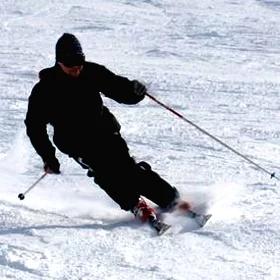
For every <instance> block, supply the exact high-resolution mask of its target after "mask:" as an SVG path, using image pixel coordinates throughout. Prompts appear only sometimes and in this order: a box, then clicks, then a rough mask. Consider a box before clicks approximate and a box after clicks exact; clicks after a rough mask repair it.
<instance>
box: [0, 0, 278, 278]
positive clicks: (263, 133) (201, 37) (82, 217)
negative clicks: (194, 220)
mask: <svg viewBox="0 0 280 280" xmlns="http://www.w3.org/2000/svg"><path fill="white" fill-rule="evenodd" d="M0 11H1V13H0V20H1V25H0V35H1V40H0V65H1V67H0V77H1V79H0V139H1V141H0V173H1V177H0V190H1V197H0V279H19V280H33V279H34V280H39V279H40V280H41V279H43V280H44V279H46V280H55V279H57V280H69V279H70V280H72V279H73V280H77V279H79V280H87V279H88V280H89V279H91V280H92V279H106V280H107V279H109V280H110V279H112V280H115V279H122V280H125V279H137V280H138V279H149V280H150V279H152V280H154V279H155V280H186V279H193V280H200V279H207V280H208V279H213V280H217V279H223V280H235V279H249V280H250V279H254V280H256V279H260V280H262V279H265V280H278V279H279V277H280V269H279V267H280V253H279V252H280V237H279V231H280V226H279V222H278V221H279V210H280V207H279V205H280V203H279V202H280V201H279V200H280V198H279V197H280V196H279V192H280V191H279V183H278V182H277V181H274V180H270V179H269V176H268V175H266V174H264V173H262V172H259V171H257V170H256V169H255V168H254V167H252V166H250V165H248V164H247V163H245V162H244V161H243V160H242V159H241V158H239V157H237V156H235V155H234V154H232V153H231V152H230V151H227V150H225V149H224V148H223V147H221V146H220V145H219V144H216V143H214V142H213V141H212V140H210V139H209V138H207V137H206V136H204V135H201V133H200V132H198V131H196V130H195V129H194V128H192V127H190V126H188V125H187V124H185V123H183V122H182V121H181V120H179V119H177V118H176V117H174V116H172V115H171V114H170V113H167V112H166V111H164V110H163V109H162V108H160V107H159V106H158V105H156V104H155V103H153V102H152V101H151V100H149V99H148V98H146V99H145V100H144V101H143V102H142V103H141V104H139V105H137V106H125V105H120V104H116V103H115V102H113V101H110V100H107V99H104V101H105V103H106V104H107V105H108V106H109V107H110V108H111V110H112V111H113V112H114V113H115V114H116V116H117V117H118V118H119V120H120V122H121V123H122V131H123V135H124V137H125V138H126V139H127V141H128V143H129V146H130V148H131V152H132V154H134V155H135V156H136V158H137V159H139V160H140V159H141V160H147V161H149V162H150V163H151V164H152V166H153V167H154V169H155V170H156V171H158V172H159V173H160V174H161V175H162V176H164V177H165V178H166V179H167V180H168V181H170V182H171V183H172V184H174V185H175V186H176V187H178V189H179V190H180V191H181V192H182V194H183V196H184V197H186V198H187V199H188V200H190V201H191V202H192V203H193V205H194V207H195V209H197V210H198V211H209V212H211V213H213V217H212V218H211V219H210V220H209V223H208V224H207V226H206V227H205V228H203V229H200V230H195V229H193V227H192V224H191V221H188V220H187V219H186V220H184V221H182V218H181V217H177V218H174V217H167V220H169V221H170V222H173V223H174V226H173V228H172V229H171V230H170V232H168V233H167V234H166V235H164V236H161V237H157V236H156V235H155V233H154V232H153V231H152V230H151V229H150V228H148V227H147V226H142V225H140V224H137V223H136V222H135V221H134V220H133V217H132V216H131V215H130V214H128V213H125V212H123V211H121V210H120V209H119V208H118V206H117V205H116V204H115V203H114V202H112V201H110V200H109V199H108V198H107V197H106V195H105V194H104V192H103V191H102V190H100V189H99V188H98V187H97V186H95V185H94V184H93V183H92V182H91V180H90V179H89V178H87V177H86V176H85V174H84V171H83V170H81V169H80V167H79V166H77V165H76V164H75V163H73V162H72V161H70V160H69V159H68V158H67V157H65V156H64V155H62V154H60V153H58V157H59V159H60V161H61V163H62V171H63V174H62V175H61V176H47V177H46V178H45V179H44V180H43V181H41V182H40V184H39V185H38V186H37V187H36V188H35V189H34V190H32V192H30V193H29V194H28V195H27V196H26V199H25V200H24V201H19V200H18V199H17V195H18V193H20V192H23V191H24V190H26V188H27V187H28V186H30V185H31V184H32V183H33V182H34V181H35V180H36V179H37V178H38V177H39V176H40V174H41V173H42V164H41V161H40V159H39V157H38V156H37V155H35V152H34V150H33V148H32V147H31V145H30V143H29V140H28V139H27V137H26V136H25V132H24V125H23V119H24V117H25V112H26V107H27V98H28V96H29V93H30V90H31V88H32V86H33V85H34V83H35V82H36V81H37V73H38V71H39V70H40V69H41V68H44V67H48V66H51V65H52V64H53V62H54V46H55V43H56V41H57V39H58V37H59V36H60V35H61V34H62V33H63V32H72V33H74V34H76V35H77V36H78V38H79V39H80V40H81V43H82V45H83V48H84V51H85V53H86V56H87V58H88V60H91V61H95V62H97V63H101V64H105V65H106V66H107V67H108V68H110V69H112V70H113V71H115V72H116V73H119V74H123V75H126V76H127V77H129V78H131V79H139V80H140V81H144V82H145V83H146V84H147V85H148V88H149V92H150V93H151V94H153V95H155V96H156V97H158V98H159V99H160V100H161V101H163V102H164V103H166V104H168V105H170V106H171V107H172V108H174V109H176V110H178V111H179V112H181V113H182V114H183V115H185V116H186V117H187V118H189V119H190V120H192V121H193V122H195V123H196V124H198V125H199V126H201V127H202V128H204V129H206V130H207V131H209V132H210V133H212V134H213V135H215V136H217V137H219V138H220V139H221V140H223V141H225V142H226V143H227V144H229V145H231V146H233V147H234V148H236V149H237V150H238V151H239V152H241V153H243V154H245V155H246V156H248V157H250V159H252V160H254V161H256V162H257V163H259V164H260V165H262V166H264V167H265V168H266V169H268V170H270V171H271V172H273V171H275V172H276V174H277V175H278V176H279V166H280V161H279V154H280V146H279V138H280V130H279V125H277V124H278V122H279V109H280V98H279V91H280V83H279V73H280V62H279V53H280V51H279V45H280V39H279V38H280V28H279V26H280V3H279V1H276V0H275V1H272V0H248V1H241V0H228V1H224V0H223V1H222V0H217V1H210V0H205V1H183V0H178V1H171V0H162V1H159V0H139V1H132V0H116V1H113V0H107V1H101V0H85V1H77V0H68V1H66V0H61V1H43V0H40V1H38V0H36V1H35V0H27V1H19V0H13V1H7V0H4V1H1V2H0ZM50 133H51V129H50ZM179 222H182V223H184V226H180V225H179Z"/></svg>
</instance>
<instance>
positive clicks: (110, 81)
mask: <svg viewBox="0 0 280 280" xmlns="http://www.w3.org/2000/svg"><path fill="white" fill-rule="evenodd" d="M99 82H100V86H101V92H102V93H103V94H104V95H105V96H106V97H109V98H111V99H113V100H115V101H117V102H119V103H124V104H136V103H138V102H140V101H141V100H142V99H143V98H144V97H143V96H139V95H137V94H136V93H135V90H134V84H133V81H130V80H129V79H127V78H125V77H122V76H118V75H116V74H114V73H113V72H111V71H110V70H108V69H107V68H106V67H104V66H102V68H101V71H100V77H99Z"/></svg>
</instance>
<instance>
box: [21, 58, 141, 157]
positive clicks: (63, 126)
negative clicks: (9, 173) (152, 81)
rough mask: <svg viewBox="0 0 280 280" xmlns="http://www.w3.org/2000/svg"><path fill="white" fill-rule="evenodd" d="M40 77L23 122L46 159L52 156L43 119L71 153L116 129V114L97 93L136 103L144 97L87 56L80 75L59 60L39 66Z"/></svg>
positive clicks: (96, 142)
mask: <svg viewBox="0 0 280 280" xmlns="http://www.w3.org/2000/svg"><path fill="white" fill-rule="evenodd" d="M39 77H40V81H39V82H38V83H37V84H36V85H35V86H34V88H33V89H32V92H31V95H30V97H29V103H28V110H27V114H26V118H25V125H26V131H27V135H28V136H29V137H30V140H31V143H32V145H33V146H34V148H35V150H36V151H37V153H38V154H39V155H40V156H41V158H42V159H43V161H44V162H48V161H49V160H52V159H53V158H54V157H55V148H54V146H53V145H52V143H51V141H50V140H49V136H48V133H47V124H51V125H52V126H53V128H54V132H53V142H54V143H55V145H56V147H57V148H58V149H59V150H61V151H62V152H64V153H66V154H68V155H70V156H73V157H74V156H77V155H80V154H81V153H83V152H86V150H88V149H89V147H93V146H94V145H100V143H102V141H100V139H102V137H106V135H109V134H113V133H114V132H118V131H119V130H120V125H119V123H118V122H117V120H116V118H115V117H114V116H113V114H112V113H111V112H110V111H109V109H108V108H107V107H105V106H104V105H103V101H102V98H101V95H100V93H103V94H104V95H105V96H107V97H109V98H111V99H114V100H115V101H117V102H119V103H124V104H136V103H138V102H139V101H140V100H142V99H143V96H138V95H136V94H135V92H134V84H133V82H132V81H130V80H128V79H127V78H125V77H121V76H118V75H115V74H114V73H112V72H111V71H109V70H108V69H106V68H105V67H104V66H102V65H98V64H95V63H90V62H86V63H85V64H84V67H83V70H82V71H81V74H80V76H79V77H78V78H72V77H70V76H68V75H66V74H65V73H64V72H63V71H62V69H61V68H60V66H59V65H55V66H53V67H51V68H47V69H43V70H42V71H40V74H39ZM95 148H102V147H95Z"/></svg>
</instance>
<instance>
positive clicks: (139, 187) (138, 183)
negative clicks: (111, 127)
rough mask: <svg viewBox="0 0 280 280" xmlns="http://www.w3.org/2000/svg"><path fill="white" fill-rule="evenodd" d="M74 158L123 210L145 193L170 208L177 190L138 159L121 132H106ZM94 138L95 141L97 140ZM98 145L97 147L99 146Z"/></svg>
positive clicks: (130, 207) (136, 201) (157, 202)
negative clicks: (130, 152) (132, 153)
mask: <svg viewBox="0 0 280 280" xmlns="http://www.w3.org/2000/svg"><path fill="white" fill-rule="evenodd" d="M96 141H98V142H99V143H95V144H94V145H93V147H91V148H90V149H86V150H87V151H84V152H83V153H81V155H79V156H78V157H74V159H75V160H76V161H77V162H78V163H80V164H81V165H82V167H83V168H86V169H88V175H89V176H91V175H92V176H93V177H94V181H95V183H96V184H98V185H99V186H100V187H101V188H102V189H103V190H104V191H105V192H106V193H107V194H108V195H109V196H110V197H111V198H112V199H113V200H114V201H115V202H116V203H118V204H119V205H120V207H121V208H122V209H124V210H133V208H134V207H135V206H136V205H137V203H138V200H139V197H140V196H144V197H146V198H148V199H150V200H151V201H153V202H154V203H155V204H157V205H159V206H160V207H161V208H168V207H169V206H171V204H172V203H173V202H174V201H175V199H176V198H177V197H178V191H177V190H176V188H174V187H172V186H171V185H170V184H169V183H168V182H166V181H165V180H164V179H162V178H161V177H160V176H159V175H158V174H157V173H156V172H154V171H153V170H152V169H151V167H150V165H149V164H148V163H146V162H140V163H136V162H135V160H134V159H133V158H132V157H131V156H130V154H129V149H128V147H127V144H126V142H125V140H124V139H123V138H122V137H121V135H120V134H119V133H115V134H111V135H106V137H102V138H101V139H99V140H96ZM96 141H95V142H96ZM96 147H98V148H96Z"/></svg>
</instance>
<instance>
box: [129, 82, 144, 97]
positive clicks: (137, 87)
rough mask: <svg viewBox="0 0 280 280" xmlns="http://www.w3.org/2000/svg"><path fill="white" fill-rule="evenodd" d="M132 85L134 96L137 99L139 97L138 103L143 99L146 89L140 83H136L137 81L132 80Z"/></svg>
mask: <svg viewBox="0 0 280 280" xmlns="http://www.w3.org/2000/svg"><path fill="white" fill-rule="evenodd" d="M132 83H133V89H134V94H135V95H136V96H137V97H139V101H140V100H142V99H144V97H145V94H146V92H147V89H146V87H145V86H144V85H143V84H141V83H140V82H138V81H137V80H133V81H132Z"/></svg>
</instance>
